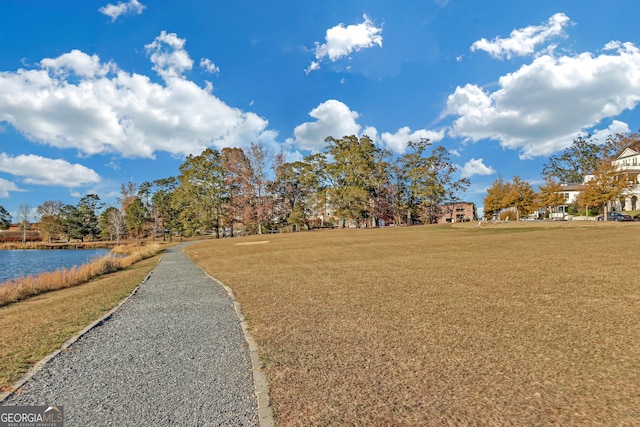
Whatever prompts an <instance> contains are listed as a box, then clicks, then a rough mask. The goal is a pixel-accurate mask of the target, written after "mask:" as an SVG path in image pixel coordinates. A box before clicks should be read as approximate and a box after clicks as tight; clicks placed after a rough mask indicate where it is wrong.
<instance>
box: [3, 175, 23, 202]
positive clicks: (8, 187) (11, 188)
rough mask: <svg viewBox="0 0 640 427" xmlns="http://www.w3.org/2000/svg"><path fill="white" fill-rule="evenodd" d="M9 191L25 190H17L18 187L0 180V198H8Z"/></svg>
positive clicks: (18, 189)
mask: <svg viewBox="0 0 640 427" xmlns="http://www.w3.org/2000/svg"><path fill="white" fill-rule="evenodd" d="M10 191H25V190H22V189H20V188H18V186H17V185H16V184H15V183H13V182H11V181H7V180H6V179H3V178H0V197H1V198H3V199H6V198H8V197H9V192H10Z"/></svg>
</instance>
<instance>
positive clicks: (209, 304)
mask: <svg viewBox="0 0 640 427" xmlns="http://www.w3.org/2000/svg"><path fill="white" fill-rule="evenodd" d="M220 285H222V284H220V282H217V281H215V280H212V278H211V277H210V276H208V275H207V274H206V273H204V271H203V270H201V269H200V268H199V267H198V266H196V265H195V264H194V263H193V262H191V260H190V259H189V258H188V257H187V256H186V255H185V254H184V253H183V252H182V248H181V247H180V246H178V247H174V248H170V249H168V250H167V251H166V253H165V255H164V256H163V257H162V259H161V261H160V262H159V263H158V265H157V266H156V268H155V269H154V270H153V271H152V273H151V274H150V277H149V278H148V279H147V280H146V281H145V282H144V283H143V285H142V286H140V287H139V288H138V290H137V292H135V291H134V293H133V294H132V295H131V296H130V297H129V298H128V300H127V301H126V303H123V304H122V305H120V306H119V309H116V310H114V311H113V312H112V313H110V314H109V315H107V318H106V319H105V320H101V321H98V322H96V324H95V325H92V327H91V329H89V330H87V331H83V332H84V333H81V334H79V337H78V339H77V340H76V341H75V342H74V343H71V344H69V345H68V346H67V347H66V348H65V349H61V350H60V351H58V352H56V353H54V354H53V355H51V356H50V357H49V358H48V360H47V361H46V362H45V363H43V364H42V366H40V367H39V370H37V371H35V369H34V372H30V374H29V375H28V378H25V380H24V381H23V382H22V384H21V388H20V389H19V390H18V391H17V392H16V393H14V394H13V395H12V396H10V397H9V398H8V399H7V400H6V401H4V402H2V404H3V405H58V406H64V408H65V426H76V425H77V426H91V425H96V426H97V425H105V426H106V425H118V426H139V425H140V426H142V425H163V426H164V425H194V426H195V425H198V426H210V425H234V426H243V425H246V426H253V425H263V426H266V425H274V423H273V416H272V413H271V411H270V408H269V407H268V394H267V395H261V393H263V392H264V390H267V389H266V381H264V376H263V375H262V374H261V373H260V371H259V366H260V364H259V359H258V358H257V353H256V350H257V348H256V346H255V343H254V342H252V341H253V340H251V339H250V335H248V332H247V331H246V324H245V325H243V326H242V327H241V324H240V323H241V322H242V323H244V319H243V317H242V314H241V312H240V311H239V306H238V304H237V302H235V301H234V300H233V299H232V297H231V295H232V293H230V294H229V293H227V292H228V291H225V288H224V287H223V286H220ZM238 316H240V322H239V321H238ZM243 329H244V330H243ZM65 345H66V344H65ZM252 353H254V354H252ZM256 366H257V367H258V369H257V370H256V369H255V367H256ZM259 386H260V387H262V389H259V388H258V387H259ZM256 397H257V398H258V399H256ZM265 397H266V400H265ZM257 400H261V402H260V404H258V402H257ZM265 402H266V407H265ZM259 406H260V409H259ZM265 408H266V409H265ZM269 414H270V415H269Z"/></svg>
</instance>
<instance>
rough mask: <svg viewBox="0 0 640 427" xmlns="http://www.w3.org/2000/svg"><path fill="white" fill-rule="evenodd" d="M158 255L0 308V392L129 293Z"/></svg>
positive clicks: (156, 259)
mask: <svg viewBox="0 0 640 427" xmlns="http://www.w3.org/2000/svg"><path fill="white" fill-rule="evenodd" d="M159 257H160V255H156V256H154V257H152V258H147V259H145V260H143V261H140V262H138V263H135V264H133V265H131V266H130V267H128V268H126V269H124V270H122V271H119V272H117V273H113V274H108V275H105V276H103V277H100V278H98V279H95V280H92V281H90V282H88V283H85V284H83V285H80V286H76V287H73V288H67V289H62V290H58V291H53V292H47V293H45V294H42V295H40V296H37V297H33V298H29V299H27V300H25V301H21V302H17V303H15V304H10V305H7V306H4V307H0V389H2V390H5V389H6V388H7V387H9V386H10V385H11V384H13V382H14V381H16V380H17V379H18V378H19V377H20V376H21V375H22V374H23V373H25V372H26V371H27V370H28V369H29V368H30V367H31V366H33V365H34V364H35V363H37V362H38V361H39V360H40V359H42V358H43V357H45V356H46V355H48V354H49V353H51V352H52V351H54V350H56V349H58V348H59V347H60V346H61V345H62V344H63V343H64V342H65V341H67V340H68V339H69V338H71V337H72V336H74V335H75V334H77V333H78V332H79V331H81V330H82V329H84V328H85V327H86V326H87V325H89V324H90V323H91V322H93V321H95V320H96V319H98V318H100V317H101V316H103V315H104V314H105V313H107V312H108V311H109V310H111V309H112V308H113V307H115V306H116V305H117V304H118V303H119V302H120V301H122V299H123V298H125V297H126V296H127V295H129V294H130V293H131V292H132V291H133V289H135V287H136V286H138V285H139V284H140V283H141V282H142V280H144V278H145V277H146V276H147V275H148V274H149V272H150V271H151V270H152V269H153V267H154V266H155V265H156V264H157V262H158V259H159Z"/></svg>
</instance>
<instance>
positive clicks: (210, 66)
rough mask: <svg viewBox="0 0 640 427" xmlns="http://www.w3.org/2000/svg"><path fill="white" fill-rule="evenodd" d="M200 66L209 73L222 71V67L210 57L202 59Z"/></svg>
mask: <svg viewBox="0 0 640 427" xmlns="http://www.w3.org/2000/svg"><path fill="white" fill-rule="evenodd" d="M200 68H202V69H204V70H205V71H206V72H207V73H210V74H216V73H219V72H220V68H219V67H218V66H217V65H216V64H214V63H213V62H212V61H211V60H210V59H209V58H202V59H200Z"/></svg>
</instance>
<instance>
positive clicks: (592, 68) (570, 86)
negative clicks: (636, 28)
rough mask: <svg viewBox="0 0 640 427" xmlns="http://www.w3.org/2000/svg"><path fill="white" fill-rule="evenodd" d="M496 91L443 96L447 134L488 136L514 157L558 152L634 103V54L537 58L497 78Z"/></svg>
mask: <svg viewBox="0 0 640 427" xmlns="http://www.w3.org/2000/svg"><path fill="white" fill-rule="evenodd" d="M498 86H499V87H498V88H497V89H496V90H495V91H493V92H490V91H485V90H484V89H482V88H480V87H479V86H477V85H473V84H467V85H466V86H463V87H460V86H459V87H457V88H456V90H455V92H454V93H453V94H451V95H449V97H448V99H447V113H448V114H450V115H454V116H456V118H455V120H454V122H453V124H452V127H451V130H450V135H452V136H460V137H464V138H466V139H468V140H471V141H479V140H482V139H494V140H498V141H500V143H501V145H502V146H503V147H506V148H511V149H518V150H520V151H521V154H520V156H521V157H522V158H527V157H534V156H539V155H547V154H549V153H552V152H555V151H558V150H562V149H564V148H566V147H568V146H569V145H571V142H572V140H573V138H574V137H575V136H576V135H577V134H578V133H580V132H582V133H585V132H584V130H585V129H590V128H592V127H593V126H596V125H597V124H598V123H600V122H601V121H602V120H603V119H608V118H614V117H616V116H617V115H618V114H620V113H622V112H623V111H625V110H630V109H633V108H634V107H635V106H636V105H637V104H638V102H640V49H638V48H637V47H636V46H635V45H634V44H632V43H618V42H611V43H608V44H607V45H606V46H605V48H604V50H603V51H602V52H601V53H600V54H599V55H594V54H592V53H589V52H587V53H582V54H579V55H575V56H562V57H559V58H555V57H553V56H551V55H548V54H547V55H543V56H540V57H538V58H535V59H534V60H533V62H532V63H531V64H528V65H524V66H522V67H521V68H520V69H519V70H517V71H515V72H513V73H510V74H507V75H505V76H502V77H501V78H500V79H499V81H498Z"/></svg>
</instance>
